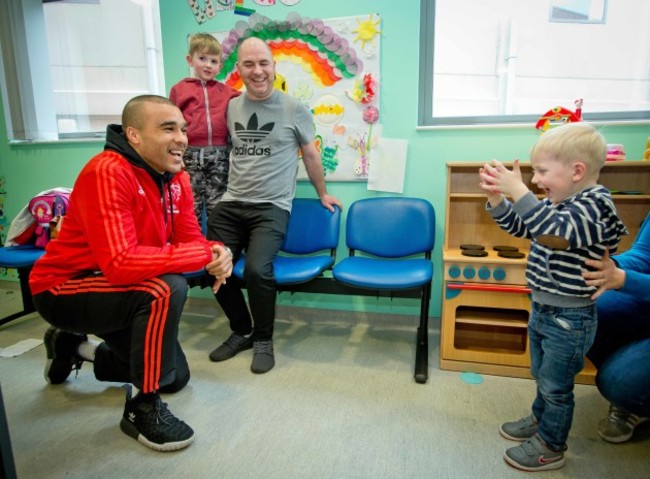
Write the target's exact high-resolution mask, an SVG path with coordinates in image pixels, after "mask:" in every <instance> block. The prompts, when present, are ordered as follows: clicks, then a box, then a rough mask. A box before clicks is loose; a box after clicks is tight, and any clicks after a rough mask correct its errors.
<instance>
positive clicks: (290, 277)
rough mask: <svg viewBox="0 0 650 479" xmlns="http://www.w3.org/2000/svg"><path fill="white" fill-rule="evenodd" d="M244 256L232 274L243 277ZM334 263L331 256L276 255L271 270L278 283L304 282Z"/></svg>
mask: <svg viewBox="0 0 650 479" xmlns="http://www.w3.org/2000/svg"><path fill="white" fill-rule="evenodd" d="M245 262H246V260H245V257H244V256H243V255H242V257H241V258H239V261H237V263H235V266H234V268H233V274H234V275H235V276H237V277H238V278H240V279H243V278H244V265H245ZM333 263H334V258H332V257H331V256H301V257H293V256H276V258H275V260H274V261H273V271H274V273H275V280H276V282H277V283H278V284H298V283H306V282H307V281H311V280H312V279H314V278H316V277H318V276H319V275H320V274H322V273H323V271H325V270H326V269H328V268H330V267H331V266H332V264H333Z"/></svg>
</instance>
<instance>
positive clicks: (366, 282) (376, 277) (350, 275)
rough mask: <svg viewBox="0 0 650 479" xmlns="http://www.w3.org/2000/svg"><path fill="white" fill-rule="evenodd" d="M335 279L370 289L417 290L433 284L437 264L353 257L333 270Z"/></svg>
mask: <svg viewBox="0 0 650 479" xmlns="http://www.w3.org/2000/svg"><path fill="white" fill-rule="evenodd" d="M332 274H333V276H334V279H336V280H337V281H340V282H342V283H346V284H349V285H351V286H357V287H359V288H369V289H389V290H391V289H392V290H394V289H407V288H417V287H419V286H422V285H424V284H427V283H429V282H431V279H432V277H433V264H432V263H431V261H430V260H428V259H423V258H416V259H405V260H392V259H378V258H364V257H359V256H350V257H348V258H345V259H343V260H341V261H340V262H339V263H338V264H337V265H336V266H334V269H333V270H332Z"/></svg>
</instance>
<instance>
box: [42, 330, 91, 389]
mask: <svg viewBox="0 0 650 479" xmlns="http://www.w3.org/2000/svg"><path fill="white" fill-rule="evenodd" d="M87 340H88V336H86V335H85V334H77V333H69V332H67V331H63V330H61V329H59V328H55V327H53V326H52V327H50V328H48V330H47V331H45V336H44V337H43V343H45V353H46V355H47V361H46V362H45V371H44V372H43V375H44V376H45V380H46V381H47V382H48V383H50V384H61V383H62V382H64V381H65V380H66V379H68V376H70V373H71V372H72V370H73V369H75V370H79V369H81V363H82V361H83V359H82V358H81V357H80V356H79V354H77V348H78V347H79V344H81V343H82V342H84V341H87Z"/></svg>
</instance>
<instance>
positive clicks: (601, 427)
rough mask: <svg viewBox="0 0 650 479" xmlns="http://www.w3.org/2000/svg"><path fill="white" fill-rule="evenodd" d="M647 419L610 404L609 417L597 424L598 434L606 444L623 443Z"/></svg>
mask: <svg viewBox="0 0 650 479" xmlns="http://www.w3.org/2000/svg"><path fill="white" fill-rule="evenodd" d="M649 419H650V418H647V417H641V416H637V415H636V414H632V413H631V412H627V411H626V410H625V409H623V408H621V407H618V406H614V405H613V404H611V405H610V406H609V415H608V416H607V417H606V418H605V419H601V420H600V422H599V423H598V434H599V435H600V437H602V438H603V439H604V440H605V441H607V442H625V441H628V440H629V439H630V438H631V437H632V434H634V429H635V428H636V427H637V426H638V425H639V424H641V423H643V422H646V421H648V420H649Z"/></svg>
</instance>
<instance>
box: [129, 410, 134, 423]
mask: <svg viewBox="0 0 650 479" xmlns="http://www.w3.org/2000/svg"><path fill="white" fill-rule="evenodd" d="M129 421H131V422H133V423H134V422H135V413H132V412H130V413H129Z"/></svg>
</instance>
